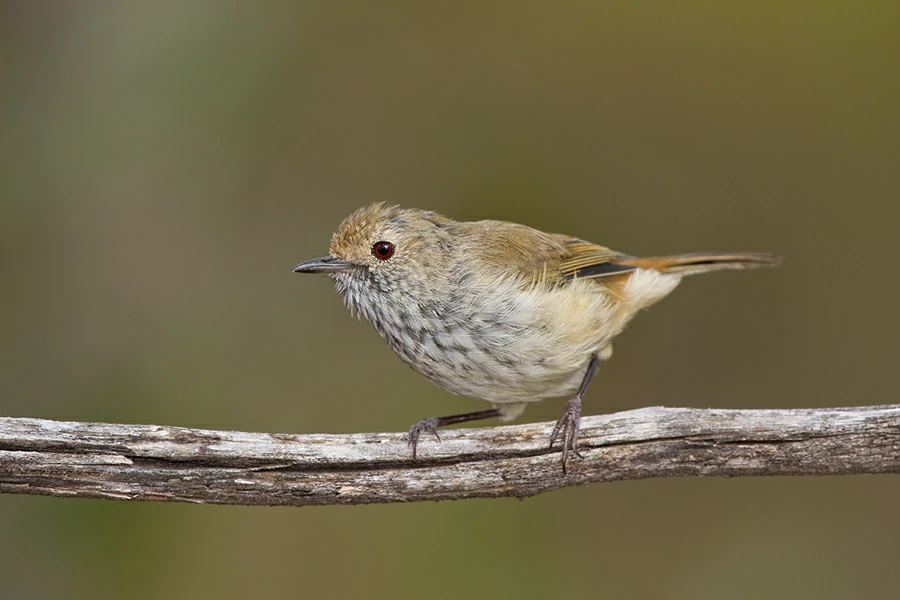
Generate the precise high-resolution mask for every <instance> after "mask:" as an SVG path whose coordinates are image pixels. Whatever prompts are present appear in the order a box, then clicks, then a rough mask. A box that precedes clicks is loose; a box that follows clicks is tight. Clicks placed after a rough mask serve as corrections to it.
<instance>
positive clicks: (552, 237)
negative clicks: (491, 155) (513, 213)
mask: <svg viewBox="0 0 900 600" xmlns="http://www.w3.org/2000/svg"><path fill="white" fill-rule="evenodd" d="M467 225H471V226H472V229H470V231H469V232H467V233H469V235H470V236H471V237H470V240H471V241H472V242H473V244H472V245H471V246H470V248H474V249H476V252H477V253H478V254H479V259H480V261H479V264H485V265H490V267H491V270H494V271H499V272H501V273H502V274H504V275H512V276H516V277H520V278H522V279H523V280H525V281H532V282H533V281H544V282H547V283H562V282H566V281H571V280H573V279H576V278H578V279H584V278H597V277H606V276H609V275H616V274H619V273H626V272H629V271H634V270H635V268H636V267H634V266H632V265H626V264H622V263H621V262H619V261H621V260H627V259H628V258H631V257H629V256H626V255H624V254H621V253H619V252H616V251H614V250H610V249H609V248H605V247H603V246H598V245H597V244H592V243H591V242H586V241H584V240H581V239H578V238H573V237H571V236H567V235H561V234H552V233H544V232H543V231H538V230H537V229H532V228H531V227H527V226H525V225H519V224H516V223H505V222H501V221H479V222H477V223H470V224H467Z"/></svg>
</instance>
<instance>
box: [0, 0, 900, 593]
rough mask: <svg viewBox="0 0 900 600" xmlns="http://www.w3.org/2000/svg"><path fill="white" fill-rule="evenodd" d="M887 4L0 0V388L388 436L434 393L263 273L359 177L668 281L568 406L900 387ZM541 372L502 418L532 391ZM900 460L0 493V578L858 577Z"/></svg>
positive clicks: (891, 580)
mask: <svg viewBox="0 0 900 600" xmlns="http://www.w3.org/2000/svg"><path fill="white" fill-rule="evenodd" d="M898 23H900V4H898V3H897V2H896V1H886V2H876V1H872V2H862V3H847V2H836V1H834V2H822V1H819V2H812V1H809V2H752V3H751V2H746V3H726V2H696V3H695V2H690V3H684V2H665V1H659V2H614V3H609V2H599V1H598V2H568V1H567V2H557V3H551V2H534V1H526V2H472V3H468V2H453V3H440V4H438V3H425V2H333V1H332V2H285V3H266V2H256V3H252V2H238V1H231V2H228V1H220V2H175V1H158V2H150V1H147V2H135V1H119V2H81V3H76V2H70V3H62V2H60V3H50V2H3V3H2V4H0V111H2V112H0V130H2V137H0V170H2V171H0V173H2V177H0V186H2V187H0V191H2V193H0V282H2V283H0V302H2V311H0V414H2V415H12V416H29V417H44V418H50V419H69V420H80V421H109V422H127V423H158V424H171V425H182V426H191V427H208V428H220V429H241V430H252V431H279V432H355V431H401V430H405V429H406V428H407V427H408V426H409V425H410V424H411V423H413V422H415V421H417V420H419V419H420V418H422V417H426V416H431V415H436V414H446V413H451V412H455V411H465V410H472V409H478V408H480V407H483V406H484V405H483V404H481V403H479V402H478V401H476V400H470V399H463V398H457V397H454V396H451V395H450V394H448V393H446V392H443V391H441V390H439V389H437V388H435V387H433V386H432V385H431V384H429V383H428V382H427V381H426V380H425V379H423V378H422V377H420V376H419V375H417V374H415V373H414V372H413V371H411V370H410V369H408V368H407V367H406V366H404V365H403V364H402V363H401V362H400V361H399V360H398V359H397V358H396V357H395V356H394V355H393V353H392V352H391V351H390V350H389V349H388V347H387V346H386V345H385V344H384V343H383V342H382V341H381V340H380V339H379V338H378V336H377V335H376V334H375V332H374V331H373V330H372V329H371V327H370V326H369V325H368V324H366V323H364V322H363V323H360V322H357V321H356V320H355V319H352V318H351V317H350V316H349V314H348V313H347V312H346V311H345V309H344V307H343V306H342V303H341V300H340V298H339V297H338V295H337V294H336V293H335V291H334V290H333V288H332V286H331V284H330V282H329V281H327V280H326V279H324V278H323V279H315V278H311V277H303V278H301V277H298V276H295V275H291V273H290V270H291V268H292V267H293V265H294V264H296V263H297V262H300V261H301V260H304V259H307V258H311V257H315V256H320V255H322V254H324V253H325V252H326V251H327V247H328V241H329V238H330V235H331V232H332V231H333V230H334V229H335V228H336V226H337V225H338V224H339V223H340V221H341V219H342V218H343V217H344V216H346V215H347V214H349V213H350V212H351V211H352V210H354V209H355V208H357V207H358V206H360V205H362V204H366V203H369V202H373V201H379V200H380V201H387V202H396V203H400V204H403V205H407V206H416V207H421V208H429V209H433V210H437V211H440V212H444V213H446V214H448V215H450V216H453V217H455V218H460V219H477V218H501V219H508V220H514V221H519V222H523V223H527V224H530V225H533V226H536V227H540V228H543V229H546V230H550V231H559V232H567V233H570V234H572V235H577V236H580V237H583V238H586V239H590V240H593V241H596V242H599V243H602V244H605V245H608V246H611V247H613V248H615V249H617V250H621V251H624V252H628V253H632V254H661V253H677V252H688V251H707V250H739V251H740V250H770V251H774V252H778V253H781V254H783V255H784V256H785V257H786V260H785V263H784V266H783V268H781V269H779V270H777V271H755V272H747V273H722V274H715V275H710V276H707V277H703V278H697V279H691V280H689V281H686V282H685V283H684V284H683V285H682V287H681V288H680V289H679V290H678V291H677V292H676V293H675V294H673V296H671V297H670V298H669V299H668V300H667V301H666V302H664V303H662V304H661V305H659V306H657V307H655V308H654V309H652V310H651V311H649V312H647V313H646V314H644V315H642V316H641V317H640V318H638V319H637V320H636V321H635V323H634V324H633V325H632V326H631V327H630V328H629V330H628V331H627V332H626V333H625V334H624V335H623V336H622V337H621V338H620V339H619V342H618V344H617V346H616V356H615V357H614V358H613V360H612V361H611V362H609V363H606V364H604V365H602V367H601V371H600V376H599V377H598V378H597V379H596V380H595V383H594V385H593V386H592V388H591V390H590V392H589V394H588V397H587V398H586V404H585V406H586V412H587V413H588V414H593V413H599V412H605V411H606V412H608V411H613V410H623V409H629V408H636V407H641V406H647V405H657V404H665V405H670V406H696V407H709V406H716V407H743V408H774V407H779V408H787V407H817V406H821V407H824V406H841V405H860V404H881V403H890V402H897V401H898V397H897V393H896V390H897V388H898V384H900V376H898V374H897V373H898V371H897V357H898V351H897V339H898V333H900V327H898V321H900V316H898V308H897V306H898V294H897V292H898V284H897V279H898V273H897V271H898V267H897V261H898V255H900V241H898V223H900V207H898V204H897V201H898V193H900V173H898V171H900V111H898V107H900V83H898V82H900V36H898ZM561 406H562V401H555V402H554V401H548V402H545V403H543V404H541V405H539V406H535V407H533V408H531V409H530V410H529V411H528V412H527V413H526V415H525V416H524V417H523V419H530V420H550V419H553V418H556V417H557V416H558V413H559V411H560V408H561ZM898 506H900V478H897V477H890V476H882V477H835V478H797V479H789V478H778V479H776V478H772V479H762V478H760V479H738V480H705V479H680V480H678V479H676V480H658V481H642V482H624V483H615V484H608V485H595V486H591V487H585V488H578V489H567V490H563V491H560V492H555V493H551V494H547V495H544V496H540V497H536V498H532V499H528V500H526V501H524V502H519V501H515V500H493V501H489V500H484V501H466V502H444V503H439V504H419V505H408V506H403V505H392V506H361V507H324V508H305V509H289V508H243V507H219V506H189V505H176V504H129V503H123V502H112V501H88V500H71V499H55V498H40V497H27V496H0V581H2V590H3V591H2V597H3V598H9V599H14V600H18V599H26V598H27V599H31V598H73V599H80V598H135V599H143V598H179V599H180V598H257V597H278V598H292V597H297V598H300V597H308V598H351V597H365V598H404V597H413V596H417V597H430V598H459V597H468V598H474V597H486V596H488V595H491V596H492V597H519V598H531V597H534V598H541V597H556V598H565V597H568V598H585V597H602V598H691V599H699V598H716V599H719V598H729V599H731V598H736V599H744V598H746V599H757V598H779V597H792V598H817V599H822V598H850V597H853V598H885V597H891V596H893V595H895V594H896V592H897V589H898V586H900V572H898V570H897V563H898V558H900V535H898V532H900V510H898Z"/></svg>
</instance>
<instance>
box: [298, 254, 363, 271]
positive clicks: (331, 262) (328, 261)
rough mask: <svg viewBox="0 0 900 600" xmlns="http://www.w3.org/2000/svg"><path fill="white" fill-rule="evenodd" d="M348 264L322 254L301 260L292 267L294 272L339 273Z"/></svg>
mask: <svg viewBox="0 0 900 600" xmlns="http://www.w3.org/2000/svg"><path fill="white" fill-rule="evenodd" d="M349 268H350V265H348V264H347V263H345V262H344V261H342V260H340V259H337V258H335V257H333V256H323V257H322V258H314V259H312V260H308V261H306V262H302V263H300V264H299V265H297V266H296V267H294V273H340V272H342V271H346V270H347V269H349Z"/></svg>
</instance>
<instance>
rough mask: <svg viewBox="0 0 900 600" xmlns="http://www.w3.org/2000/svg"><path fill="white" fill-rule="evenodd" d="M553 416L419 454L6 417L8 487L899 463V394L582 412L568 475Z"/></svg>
mask: <svg viewBox="0 0 900 600" xmlns="http://www.w3.org/2000/svg"><path fill="white" fill-rule="evenodd" d="M552 426H553V423H534V424H528V425H514V426H505V427H491V428H482V429H457V430H449V431H442V432H441V437H442V439H443V442H442V443H438V442H437V441H436V440H435V439H433V438H423V440H422V441H421V443H420V445H419V459H418V461H417V462H413V461H412V460H411V457H410V453H409V450H408V449H407V447H406V442H405V434H400V433H359V434H352V435H325V434H312V435H295V434H270V433H247V432H236V431H207V430H200V429H186V428H182V427H165V426H159V425H118V424H104V423H70V422H59V421H47V420H41V419H28V418H8V417H4V418H0V492H2V493H10V494H38V495H46V496H62V497H82V498H107V499H117V500H144V501H168V502H195V503H215V504H242V505H290V506H304V505H315V504H369V503H381V502H413V501H423V500H450V499H461V498H476V497H481V498H483V497H490V498H494V497H502V496H512V497H526V496H532V495H534V494H539V493H542V492H547V491H550V490H556V489H560V488H563V487H567V486H573V485H584V484H588V483H598V482H605V481H617V480H626V479H647V478H652V477H686V476H703V477H739V476H750V475H755V476H765V475H850V474H861V473H898V472H900V405H887V406H863V407H853V408H832V409H796V410H717V409H692V408H663V407H651V408H644V409H640V410H633V411H627V412H620V413H615V414H609V415H601V416H592V417H585V418H584V419H583V420H582V433H581V437H580V448H581V452H582V454H583V455H584V458H583V459H574V460H572V461H571V462H570V465H569V474H568V475H565V476H564V475H563V474H562V471H561V468H560V462H559V458H560V455H559V450H558V448H555V449H554V450H553V451H552V452H548V450H547V440H548V435H549V433H550V430H551V429H552Z"/></svg>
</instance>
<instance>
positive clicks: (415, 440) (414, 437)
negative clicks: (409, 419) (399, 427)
mask: <svg viewBox="0 0 900 600" xmlns="http://www.w3.org/2000/svg"><path fill="white" fill-rule="evenodd" d="M438 427H440V418H439V417H429V418H427V419H422V420H421V421H419V422H418V423H416V424H415V425H413V426H412V427H410V428H409V436H407V438H406V446H407V448H412V456H413V460H416V446H418V445H419V436H420V435H422V433H423V432H427V433H433V434H434V437H436V438H437V441H439V442H440V441H441V436H440V435H439V434H438V430H437V428H438Z"/></svg>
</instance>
